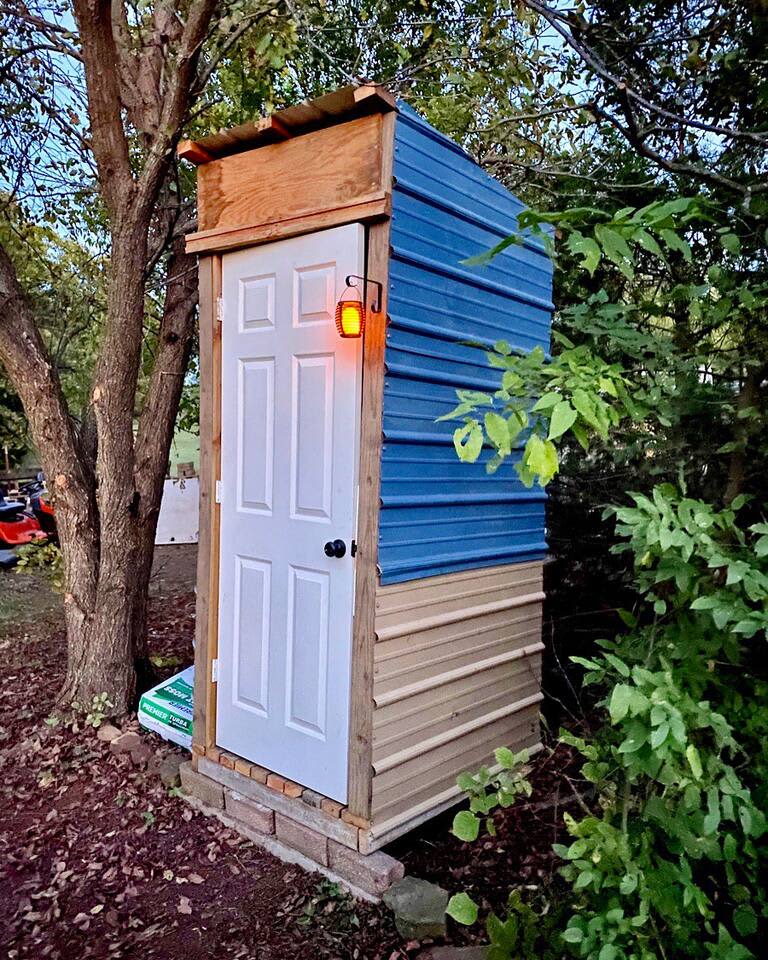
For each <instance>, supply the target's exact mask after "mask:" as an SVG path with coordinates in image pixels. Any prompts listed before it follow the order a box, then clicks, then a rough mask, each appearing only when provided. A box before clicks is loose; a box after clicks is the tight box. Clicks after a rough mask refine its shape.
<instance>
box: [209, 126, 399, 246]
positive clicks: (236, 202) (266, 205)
mask: <svg viewBox="0 0 768 960" xmlns="http://www.w3.org/2000/svg"><path fill="white" fill-rule="evenodd" d="M381 131H382V117H381V115H380V114H373V115H371V116H367V117H361V118H360V119H358V120H351V121H350V122H349V123H342V124H339V125H337V126H334V127H328V128H326V129H323V130H318V131H316V132H315V133H309V134H307V135H306V136H302V137H296V138H295V139H293V140H286V141H284V142H283V143H278V144H273V145H271V146H266V147H262V148H261V149H259V150H256V151H247V152H245V153H237V154H234V155H232V156H229V157H225V158H224V159H222V160H214V161H213V162H212V163H207V164H205V165H204V166H202V167H201V168H200V171H199V173H198V224H199V227H200V230H201V231H206V230H212V229H214V228H217V227H218V228H221V227H244V226H256V225H259V224H264V223H275V222H277V221H279V220H286V219H291V218H295V217H300V216H305V215H307V214H311V213H319V212H321V211H324V210H333V209H337V208H338V207H341V206H345V205H347V204H349V203H351V202H353V201H355V200H358V199H360V198H364V197H369V196H370V195H372V194H374V193H376V192H377V191H380V190H382V151H381ZM387 182H389V181H387Z"/></svg>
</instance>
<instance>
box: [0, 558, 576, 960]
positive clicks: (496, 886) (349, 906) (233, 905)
mask: <svg viewBox="0 0 768 960" xmlns="http://www.w3.org/2000/svg"><path fill="white" fill-rule="evenodd" d="M194 580H195V548H194V547H190V546H186V545H183V546H181V545H180V546H169V547H161V548H158V551H157V557H156V563H155V570H154V578H153V588H152V601H151V613H150V624H149V631H150V653H151V655H152V656H153V657H154V658H155V662H156V663H157V664H158V665H159V666H160V670H161V673H163V674H171V673H175V672H176V671H178V670H179V669H181V668H182V667H184V666H186V665H187V664H188V663H190V662H191V660H192V638H193V635H194V592H193V591H194ZM64 656H65V649H64V635H63V630H62V625H61V614H60V608H59V599H58V598H57V597H56V596H54V595H53V594H52V593H51V591H50V589H49V587H48V585H47V583H46V582H45V581H44V579H43V578H41V577H40V576H38V575H17V574H14V573H11V572H5V573H0V678H1V679H2V685H1V686H0V956H2V957H8V958H9V960H21V958H25V960H27V958H28V960H38V958H52V960H57V958H61V960H70V958H73V957H96V958H115V960H118V958H133V957H142V958H143V957H153V958H163V960H165V958H167V960H176V958H179V960H181V958H184V960H198V958H200V960H203V958H208V957H209V956H210V954H211V953H212V952H214V951H215V956H216V957H217V960H218V958H253V960H287V958H293V960H303V958H313V960H324V958H328V960H331V958H333V960H348V958H349V960H398V958H406V957H413V956H415V955H416V954H417V953H418V951H419V949H420V945H419V944H416V943H404V942H403V941H402V939H401V938H400V937H399V936H398V934H397V932H396V931H395V929H394V926H393V924H392V921H391V918H390V916H389V914H388V912H387V911H386V910H385V909H384V908H382V907H375V906H371V905H369V904H361V903H358V902H356V901H354V900H352V899H350V898H349V897H347V896H345V895H343V894H342V893H341V892H340V891H339V890H338V889H337V888H336V887H335V886H334V885H332V884H329V883H328V882H327V881H325V880H324V879H323V878H322V877H321V876H320V875H318V874H308V873H306V872H304V871H303V870H301V869H299V868H298V867H295V866H287V865H285V864H284V863H282V862H280V861H279V860H277V859H275V858H274V857H272V856H271V855H270V854H268V853H266V852H264V851H262V850H260V849H259V848H258V847H255V846H254V845H252V844H250V843H249V842H247V841H244V840H242V839H241V838H240V837H239V836H238V835H237V834H235V833H233V832H232V831H230V830H228V829H226V828H224V827H223V826H222V825H221V824H220V823H219V822H218V821H216V820H208V819H207V818H205V817H203V816H201V815H200V814H198V813H196V812H194V811H193V810H191V809H190V808H189V807H188V806H187V804H185V803H184V801H183V800H182V799H181V797H180V796H179V794H178V791H177V790H175V789H171V790H168V789H166V788H165V787H163V786H162V784H161V782H160V780H159V779H158V778H157V777H156V776H155V775H153V774H152V773H150V772H149V771H148V770H147V769H146V768H144V767H137V766H136V765H135V764H134V763H133V761H132V760H131V759H130V757H129V756H127V755H120V756H116V755H114V754H113V753H112V752H111V751H110V749H109V745H108V744H107V743H104V742H102V741H100V740H99V739H98V738H97V736H96V733H95V731H94V729H93V728H91V727H87V726H85V725H84V724H83V722H82V720H80V721H79V722H71V721H68V722H56V721H55V720H54V719H53V718H52V716H51V714H52V710H53V705H54V702H55V695H56V691H57V689H58V686H59V684H60V682H61V678H62V672H63V666H64ZM125 728H129V729H133V728H136V727H135V721H128V723H127V724H124V729H125ZM136 729H138V728H136ZM144 736H145V739H146V742H147V743H148V744H150V745H151V746H152V748H153V749H155V750H156V751H157V755H158V756H159V755H161V754H162V752H163V751H167V750H168V746H167V745H166V744H163V742H162V741H161V740H160V739H159V738H158V737H156V736H155V735H154V734H148V733H147V734H144ZM572 765H573V763H572V758H570V757H569V756H567V755H565V754H562V753H558V754H553V753H551V752H547V751H545V752H544V753H543V754H540V755H539V757H537V758H536V760H535V762H534V764H533V773H532V781H533V783H534V787H535V789H534V794H533V796H532V797H531V800H530V802H528V803H526V804H525V805H522V806H519V807H515V808H512V809H510V810H507V811H504V812H503V813H501V814H500V815H499V816H498V817H497V830H498V832H497V835H496V836H495V837H494V838H487V839H486V840H483V841H479V842H478V843H475V844H464V843H461V842H460V841H459V840H457V839H455V838H454V837H452V836H451V835H450V834H449V832H448V830H449V826H450V817H442V818H439V819H438V820H436V821H434V822H433V823H431V824H429V825H427V826H425V827H424V828H422V829H421V830H419V831H417V832H415V833H413V834H411V835H409V836H408V837H407V838H404V839H403V840H401V841H399V842H398V844H396V845H395V846H393V848H392V849H391V850H390V852H391V853H393V854H394V855H395V856H398V857H400V858H401V859H403V860H404V861H405V864H406V870H407V872H408V873H411V874H413V875H415V876H421V877H424V878H426V879H429V880H433V881H435V882H437V883H440V884H441V885H442V886H444V887H445V888H446V889H448V890H449V891H451V892H454V891H458V890H467V891H468V892H470V893H471V894H472V895H473V896H474V897H475V898H476V899H478V900H479V901H480V902H482V903H483V905H484V909H485V910H487V909H489V908H494V909H499V908H501V907H503V904H504V902H505V900H506V896H507V893H508V891H509V889H510V887H511V886H515V885H530V884H538V883H540V882H541V881H542V880H544V881H546V880H548V879H549V878H551V876H552V875H553V873H554V871H555V868H556V864H555V860H554V856H553V854H552V852H551V846H552V843H553V842H555V841H556V840H557V838H558V836H559V832H560V826H559V824H560V823H561V822H562V811H561V807H562V806H563V805H567V804H570V803H572V802H573V792H572V790H571V789H570V787H569V786H568V785H567V781H566V780H565V779H564V777H563V773H564V771H567V770H569V769H570V768H571V767H572ZM150 766H151V764H150ZM481 933H482V931H481V929H480V928H479V926H478V927H477V928H473V929H472V930H466V929H465V928H461V927H458V926H457V925H450V926H449V942H450V941H451V940H453V941H454V942H456V943H471V942H473V941H474V940H475V939H476V938H477V937H479V936H480V935H481Z"/></svg>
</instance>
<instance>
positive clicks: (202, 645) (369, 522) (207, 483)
mask: <svg viewBox="0 0 768 960" xmlns="http://www.w3.org/2000/svg"><path fill="white" fill-rule="evenodd" d="M384 120H385V123H386V124H387V126H390V127H391V128H392V134H393V132H394V114H392V119H391V122H390V120H389V117H385V118H384ZM350 222H351V223H356V222H360V221H359V220H351V221H350ZM365 228H366V230H368V231H369V232H368V262H367V270H368V276H369V277H370V278H371V279H375V280H377V281H379V282H380V283H381V284H382V288H383V289H382V309H381V312H380V313H378V314H373V315H371V322H369V323H368V324H367V326H366V331H365V335H364V340H363V358H362V364H363V371H362V378H363V379H362V394H361V426H360V453H359V466H358V520H357V530H356V540H357V543H358V552H357V556H356V558H355V602H354V610H353V628H352V629H353V634H352V652H351V657H352V662H351V690H350V719H349V742H348V804H347V805H348V807H349V810H350V813H353V814H355V815H356V816H359V817H363V818H368V817H369V816H370V803H371V797H370V790H371V775H372V762H371V756H372V750H373V742H372V729H373V699H372V698H373V647H374V643H375V636H374V622H375V595H376V586H377V583H378V566H377V554H378V524H379V486H380V473H381V417H382V398H383V386H384V345H385V341H386V318H387V314H386V309H387V307H386V292H387V275H388V261H389V219H388V218H387V219H386V220H382V219H381V217H380V216H377V218H376V220H375V221H374V222H372V223H369V224H365ZM306 232H307V231H305V230H301V231H300V232H299V233H298V234H297V235H301V234H303V233H306ZM312 232H314V231H312ZM221 274H222V254H221V253H213V254H209V255H206V256H202V257H201V258H200V263H199V285H200V333H199V342H200V532H199V540H198V560H197V603H196V628H195V646H196V649H195V665H196V670H195V697H194V728H193V730H194V732H193V746H192V750H193V754H197V755H204V754H205V753H206V752H207V751H209V750H211V749H212V748H214V747H216V684H215V683H214V682H213V679H212V665H213V661H214V660H215V659H216V657H217V656H218V642H219V636H218V634H219V616H218V605H219V566H220V505H219V504H217V503H216V482H217V480H218V479H219V478H220V476H221V416H222V411H221V376H222V373H221V369H222V368H221V361H222V357H221V323H220V320H219V307H218V304H219V300H220V297H221Z"/></svg>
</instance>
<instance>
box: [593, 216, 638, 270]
mask: <svg viewBox="0 0 768 960" xmlns="http://www.w3.org/2000/svg"><path fill="white" fill-rule="evenodd" d="M595 236H596V237H597V239H598V240H599V241H600V244H601V246H602V248H603V250H605V254H606V256H607V257H608V258H609V260H612V261H613V262H614V263H615V264H616V266H617V267H618V268H619V269H620V270H622V272H623V268H626V267H629V268H630V271H631V264H632V251H631V250H630V249H629V245H628V244H627V241H626V240H625V239H624V237H623V236H622V235H621V234H620V233H618V232H617V231H616V230H611V229H610V228H609V227H604V226H602V225H598V226H596V227H595Z"/></svg>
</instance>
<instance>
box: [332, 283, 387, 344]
mask: <svg viewBox="0 0 768 960" xmlns="http://www.w3.org/2000/svg"><path fill="white" fill-rule="evenodd" d="M356 280H360V281H362V284H363V290H364V291H365V293H366V294H367V292H368V285H369V284H372V285H373V286H374V287H376V299H375V300H374V302H373V303H372V304H371V312H372V313H378V312H379V311H380V310H381V284H380V283H379V282H378V281H377V280H369V279H368V278H367V277H356V276H354V275H350V276H348V277H347V278H346V281H345V282H346V284H347V286H346V289H345V290H344V293H342V295H341V300H339V302H338V303H337V304H336V329H337V330H338V331H339V336H340V337H344V338H351V337H362V335H363V332H364V331H365V319H366V310H365V303H364V301H363V300H362V299H361V298H360V295H359V293H358V295H357V298H356V299H355V298H354V297H348V296H347V291H348V290H349V291H355V292H356V291H357V284H356V283H355V281H356Z"/></svg>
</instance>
